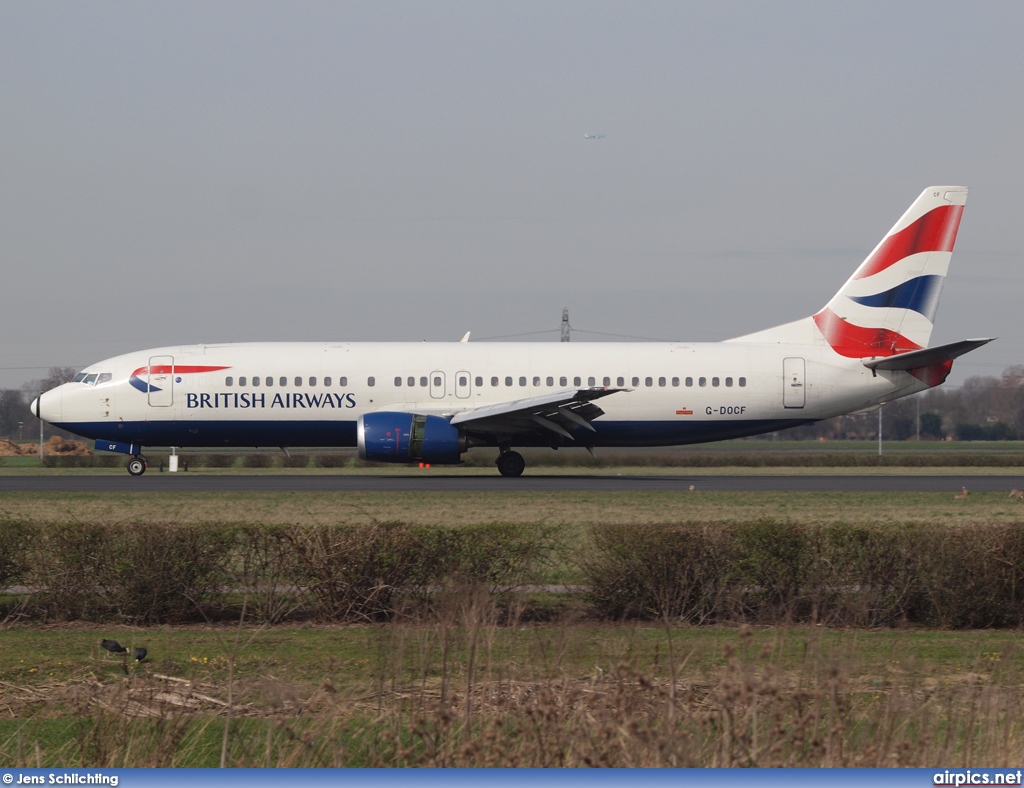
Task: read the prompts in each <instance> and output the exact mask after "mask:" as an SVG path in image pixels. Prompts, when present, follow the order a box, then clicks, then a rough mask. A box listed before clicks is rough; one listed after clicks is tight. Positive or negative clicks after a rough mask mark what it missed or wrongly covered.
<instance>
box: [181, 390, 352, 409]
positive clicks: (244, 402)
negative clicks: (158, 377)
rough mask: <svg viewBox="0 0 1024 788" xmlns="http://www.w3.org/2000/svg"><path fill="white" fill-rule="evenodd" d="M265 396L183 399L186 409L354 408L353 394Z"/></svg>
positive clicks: (190, 396) (191, 396)
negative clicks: (269, 397)
mask: <svg viewBox="0 0 1024 788" xmlns="http://www.w3.org/2000/svg"><path fill="white" fill-rule="evenodd" d="M267 403H268V395H267V394H255V393H250V392H247V391H246V392H241V393H238V392H229V393H223V392H219V393H214V394H206V393H203V394H196V393H193V392H189V394H188V395H187V397H186V399H185V406H186V407H187V408H239V409H241V408H267V407H270V408H354V407H355V406H356V397H355V394H333V393H330V392H325V393H323V394H305V393H298V392H295V393H290V392H286V393H284V394H274V396H273V398H271V399H269V403H270V404H269V405H268V404H267Z"/></svg>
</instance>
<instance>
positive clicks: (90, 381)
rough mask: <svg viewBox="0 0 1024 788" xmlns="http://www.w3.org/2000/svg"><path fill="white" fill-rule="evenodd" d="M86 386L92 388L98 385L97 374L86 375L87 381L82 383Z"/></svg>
mask: <svg viewBox="0 0 1024 788" xmlns="http://www.w3.org/2000/svg"><path fill="white" fill-rule="evenodd" d="M82 382H83V383H84V384H85V385H86V386H92V385H94V384H95V383H96V373H95V372H94V373H93V374H91V375H86V376H85V380H83V381H82Z"/></svg>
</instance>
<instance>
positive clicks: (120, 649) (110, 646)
mask: <svg viewBox="0 0 1024 788" xmlns="http://www.w3.org/2000/svg"><path fill="white" fill-rule="evenodd" d="M100 645H101V646H103V648H105V649H106V650H107V651H109V652H110V653H111V654H127V653H128V649H126V648H125V647H124V646H122V645H121V644H120V643H118V642H117V641H116V640H103V641H100Z"/></svg>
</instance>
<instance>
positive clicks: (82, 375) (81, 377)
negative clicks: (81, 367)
mask: <svg viewBox="0 0 1024 788" xmlns="http://www.w3.org/2000/svg"><path fill="white" fill-rule="evenodd" d="M83 380H85V373H84V372H79V373H78V374H77V375H75V377H74V378H73V379H72V380H71V382H72V383H81V382H82V381H83Z"/></svg>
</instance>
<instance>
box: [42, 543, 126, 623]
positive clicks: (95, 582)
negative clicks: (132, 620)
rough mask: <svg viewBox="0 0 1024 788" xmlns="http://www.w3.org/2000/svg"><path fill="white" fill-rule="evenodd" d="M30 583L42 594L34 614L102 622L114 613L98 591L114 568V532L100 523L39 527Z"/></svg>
mask: <svg viewBox="0 0 1024 788" xmlns="http://www.w3.org/2000/svg"><path fill="white" fill-rule="evenodd" d="M32 547H33V549H32V552H31V553H30V556H29V569H28V577H27V579H28V584H29V585H31V586H33V587H35V588H36V589H38V591H37V593H36V594H35V595H34V597H33V600H32V604H31V606H30V609H32V610H34V611H36V612H38V613H40V614H42V615H43V616H44V617H46V618H52V619H56V620H65V621H66V620H72V619H89V618H93V619H95V618H102V617H104V616H105V615H107V614H108V613H109V609H108V608H107V607H106V606H105V605H104V604H102V602H101V599H100V596H99V593H98V589H99V584H100V583H101V582H102V579H103V578H104V577H105V576H106V574H107V569H108V567H109V563H110V551H109V549H108V548H109V529H108V528H107V527H106V526H103V525H98V524H95V523H50V524H45V525H42V526H37V530H36V536H35V539H34V540H33V544H32Z"/></svg>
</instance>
